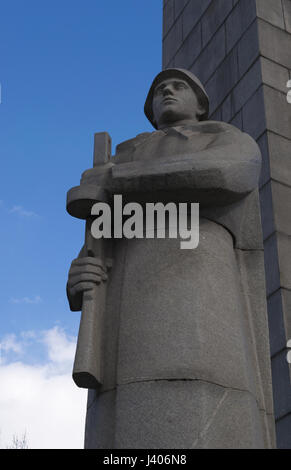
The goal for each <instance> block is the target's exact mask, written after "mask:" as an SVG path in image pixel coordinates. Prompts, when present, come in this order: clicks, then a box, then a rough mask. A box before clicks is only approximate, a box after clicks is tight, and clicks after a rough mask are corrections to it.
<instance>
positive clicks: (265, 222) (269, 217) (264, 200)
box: [260, 182, 275, 240]
mask: <svg viewBox="0 0 291 470" xmlns="http://www.w3.org/2000/svg"><path fill="white" fill-rule="evenodd" d="M260 203H261V220H262V229H263V237H264V240H266V239H267V238H268V237H269V236H270V235H272V233H274V232H275V223H274V215H273V201H272V183H271V182H269V183H267V184H265V185H264V186H263V188H261V190H260Z"/></svg>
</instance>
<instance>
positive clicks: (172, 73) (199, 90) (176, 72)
mask: <svg viewBox="0 0 291 470" xmlns="http://www.w3.org/2000/svg"><path fill="white" fill-rule="evenodd" d="M173 77H176V78H180V79H182V80H185V81H186V82H187V83H188V84H189V85H190V86H191V88H192V89H193V91H194V93H195V94H196V96H197V99H198V102H199V104H200V106H202V108H203V109H204V110H205V112H204V113H203V114H202V115H201V116H200V121H205V120H206V119H208V113H209V98H208V95H207V93H206V91H205V89H204V87H203V85H202V83H201V82H200V80H199V79H198V78H197V77H196V76H195V75H194V74H193V73H192V72H190V71H189V70H186V69H165V70H162V72H160V73H159V74H158V75H157V76H156V78H155V79H154V81H153V83H152V85H151V87H150V91H149V92H148V95H147V98H146V102H145V105H144V112H145V115H146V117H147V118H148V120H149V121H150V122H151V124H152V125H153V126H154V127H155V128H157V126H156V123H155V121H154V115H153V109H152V102H153V96H154V90H155V88H156V86H157V85H158V84H159V83H161V82H162V81H164V80H167V79H169V78H173Z"/></svg>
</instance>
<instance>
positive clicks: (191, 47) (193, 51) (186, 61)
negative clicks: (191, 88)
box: [174, 23, 202, 80]
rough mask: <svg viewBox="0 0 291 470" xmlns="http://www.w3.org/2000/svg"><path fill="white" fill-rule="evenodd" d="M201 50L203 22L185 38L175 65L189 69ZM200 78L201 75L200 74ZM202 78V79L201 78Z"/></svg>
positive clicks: (176, 56) (175, 59)
mask: <svg viewBox="0 0 291 470" xmlns="http://www.w3.org/2000/svg"><path fill="white" fill-rule="evenodd" d="M200 51H201V24H200V23H198V25H197V26H196V28H194V29H192V31H191V33H190V34H189V35H188V36H187V38H186V39H185V40H184V42H183V45H182V47H181V48H180V49H179V51H178V52H177V54H176V55H175V58H174V62H175V67H178V68H186V69H189V68H190V66H191V65H192V64H193V62H194V61H195V59H196V58H197V56H198V55H199V54H200ZM198 76H199V78H200V79H201V76H200V75H199V74H198ZM201 80H202V79H201Z"/></svg>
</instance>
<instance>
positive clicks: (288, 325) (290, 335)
mask: <svg viewBox="0 0 291 470" xmlns="http://www.w3.org/2000/svg"><path fill="white" fill-rule="evenodd" d="M282 301H283V312H284V326H285V335H286V338H287V341H288V340H289V339H291V315H290V312H291V292H290V291H289V290H286V289H282Z"/></svg>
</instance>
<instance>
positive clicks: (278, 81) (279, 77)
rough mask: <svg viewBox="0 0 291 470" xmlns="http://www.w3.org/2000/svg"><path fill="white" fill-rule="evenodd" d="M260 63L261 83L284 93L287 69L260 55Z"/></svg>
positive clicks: (287, 74)
mask: <svg viewBox="0 0 291 470" xmlns="http://www.w3.org/2000/svg"><path fill="white" fill-rule="evenodd" d="M261 64H262V79H263V83H264V84H265V85H269V86H270V87H272V88H275V89H277V90H279V91H282V92H283V93H285V94H286V93H287V88H286V83H287V81H288V80H289V72H288V69H287V68H285V67H282V66H281V65H279V64H276V63H275V62H273V61H271V60H269V59H266V58H265V57H261Z"/></svg>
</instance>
